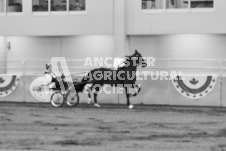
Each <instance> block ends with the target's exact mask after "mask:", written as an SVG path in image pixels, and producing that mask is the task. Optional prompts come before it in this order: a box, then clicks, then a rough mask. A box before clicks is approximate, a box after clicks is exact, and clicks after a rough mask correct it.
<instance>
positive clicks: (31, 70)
mask: <svg viewBox="0 0 226 151" xmlns="http://www.w3.org/2000/svg"><path fill="white" fill-rule="evenodd" d="M49 61H50V60H23V61H0V74H22V75H34V74H43V72H44V71H45V64H46V63H47V62H49ZM85 61H86V60H85V59H75V60H67V65H68V68H69V70H70V72H71V74H76V73H80V72H84V71H89V70H91V69H94V68H98V66H84V64H85ZM108 63H109V64H113V61H112V62H110V61H108ZM154 65H155V66H149V67H146V68H143V69H142V68H138V70H140V71H144V70H150V71H181V72H183V73H185V74H186V73H187V74H216V75H218V76H222V77H224V76H226V59H225V60H211V59H208V60H207V59H205V60H204V59H202V60H179V59H174V60H172V59H171V60H168V59H157V60H155V62H154ZM105 67H109V68H113V66H105Z"/></svg>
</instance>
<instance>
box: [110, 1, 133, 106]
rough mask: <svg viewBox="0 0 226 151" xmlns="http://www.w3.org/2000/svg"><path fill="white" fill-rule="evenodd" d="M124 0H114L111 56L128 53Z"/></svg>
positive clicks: (121, 55) (122, 55) (118, 97)
mask: <svg viewBox="0 0 226 151" xmlns="http://www.w3.org/2000/svg"><path fill="white" fill-rule="evenodd" d="M125 1H126V0H114V6H113V7H114V9H113V10H114V14H113V15H114V24H113V30H114V56H113V57H124V56H125V54H128V53H129V52H128V49H127V48H128V47H126V44H128V43H127V42H126V41H127V37H126V15H125V14H126V13H125V11H126V5H125ZM117 95H118V96H117V99H118V104H119V103H120V96H119V94H117Z"/></svg>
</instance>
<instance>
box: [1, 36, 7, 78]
mask: <svg viewBox="0 0 226 151" xmlns="http://www.w3.org/2000/svg"><path fill="white" fill-rule="evenodd" d="M6 73H7V39H6V37H5V36H0V74H6Z"/></svg>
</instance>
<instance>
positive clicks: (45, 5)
mask: <svg viewBox="0 0 226 151" xmlns="http://www.w3.org/2000/svg"><path fill="white" fill-rule="evenodd" d="M32 11H33V12H48V11H49V2H48V0H32Z"/></svg>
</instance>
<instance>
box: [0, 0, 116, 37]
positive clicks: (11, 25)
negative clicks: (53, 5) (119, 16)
mask: <svg viewBox="0 0 226 151" xmlns="http://www.w3.org/2000/svg"><path fill="white" fill-rule="evenodd" d="M31 6H32V1H31V0H29V1H28V0H23V14H21V15H18V16H7V17H6V16H0V21H1V24H0V35H4V36H34V35H41V36H45V35H48V36H51V35H52V36H53V35H109V34H113V0H95V1H94V0H87V7H86V8H87V14H85V15H47V16H33V14H32V7H31Z"/></svg>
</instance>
